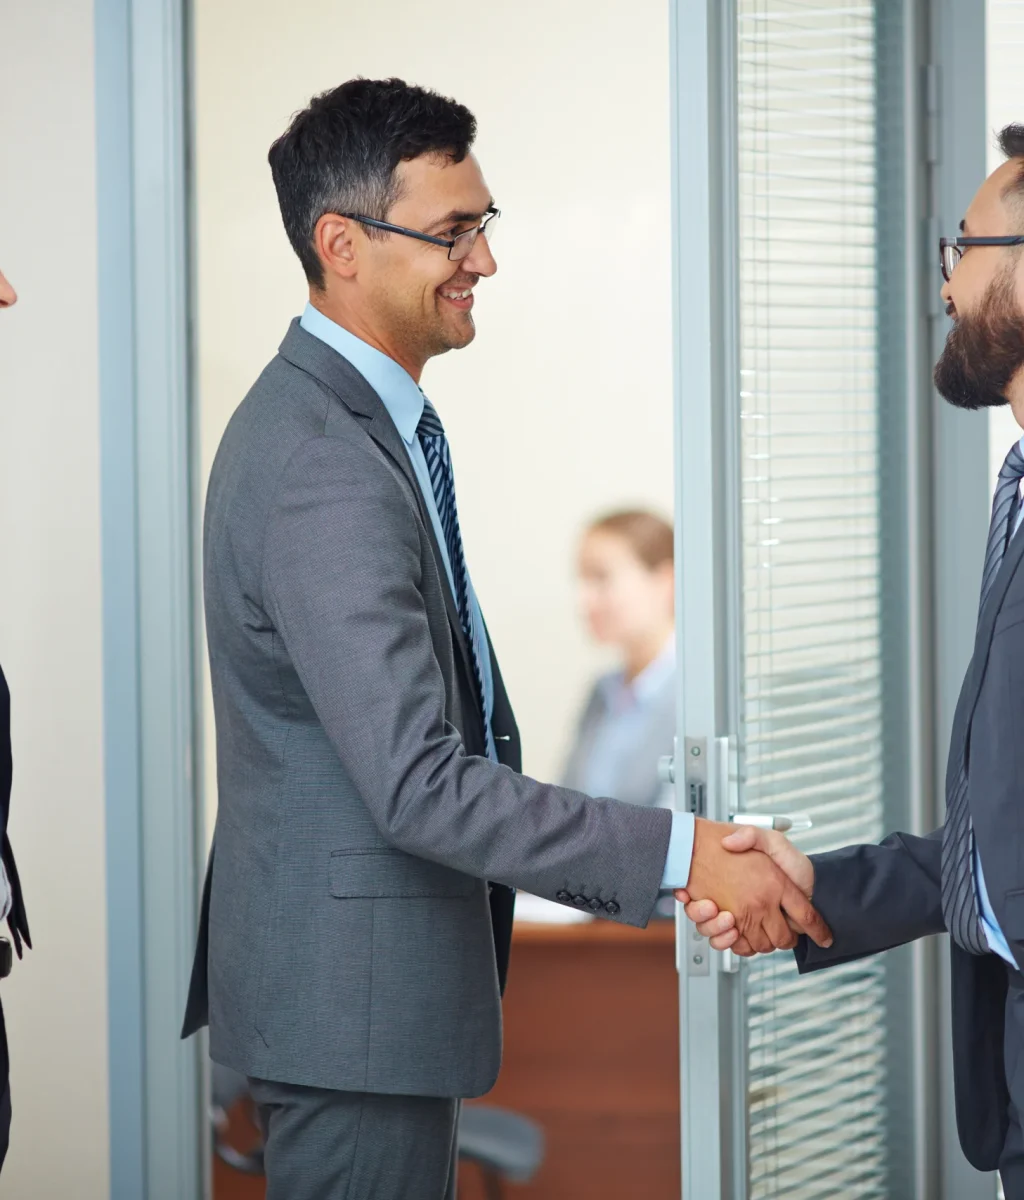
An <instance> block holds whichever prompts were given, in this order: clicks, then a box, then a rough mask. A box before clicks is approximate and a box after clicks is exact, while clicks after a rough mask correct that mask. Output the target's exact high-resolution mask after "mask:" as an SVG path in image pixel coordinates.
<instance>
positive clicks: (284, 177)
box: [267, 79, 476, 288]
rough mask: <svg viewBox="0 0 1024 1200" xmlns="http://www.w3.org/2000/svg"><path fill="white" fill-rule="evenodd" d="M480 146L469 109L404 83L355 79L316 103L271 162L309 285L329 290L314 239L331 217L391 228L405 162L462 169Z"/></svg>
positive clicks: (298, 118) (295, 120)
mask: <svg viewBox="0 0 1024 1200" xmlns="http://www.w3.org/2000/svg"><path fill="white" fill-rule="evenodd" d="M475 138H476V118H475V117H474V116H473V114H472V113H471V112H470V111H469V109H468V108H466V107H465V106H464V105H462V104H458V103H456V101H454V100H449V99H447V98H446V97H445V96H441V95H438V93H437V92H432V91H429V90H427V89H426V88H421V87H414V86H412V85H410V84H407V83H406V82H405V81H404V80H401V79H350V80H349V81H348V82H347V83H343V84H341V86H340V87H336V88H334V89H333V90H332V91H329V92H323V93H321V94H320V95H319V96H314V97H313V99H312V100H311V101H310V102H309V104H308V105H307V106H306V108H304V109H302V111H301V112H298V113H296V114H295V116H294V117H292V120H291V124H290V125H289V126H288V128H287V130H285V132H284V133H283V134H282V135H281V136H280V137H279V138H278V139H277V141H276V142H274V144H273V145H272V146H271V147H270V153H269V154H268V156H267V157H268V160H269V162H270V171H271V174H272V175H273V177H274V187H275V188H276V189H277V201H278V204H279V205H280V208H281V217H282V219H283V221H284V228H285V232H286V233H287V234H288V240H289V241H290V242H291V244H292V248H293V249H294V251H295V253H296V254H297V255H298V256H299V261H300V262H301V263H302V269H303V270H304V271H305V272H306V278H307V279H308V280H309V282H310V283H311V284H313V285H314V286H315V287H318V288H322V287H323V286H324V273H323V267H322V265H321V263H320V260H319V258H318V257H317V253H316V248H315V246H314V242H313V235H314V232H315V230H316V225H317V222H318V221H319V220H320V218H321V217H322V216H323V215H324V214H325V213H330V212H335V213H344V212H353V213H359V214H360V215H361V216H365V217H374V218H375V219H377V220H379V221H384V220H387V216H388V213H389V212H390V211H391V208H392V206H393V205H394V203H395V201H396V200H397V199H398V197H399V194H400V191H399V186H398V183H397V181H396V179H395V169H396V167H397V166H398V164H399V163H400V162H404V161H408V160H409V159H413V158H419V156H420V155H421V154H443V155H446V156H447V157H449V158H450V159H451V160H452V161H453V162H462V160H463V159H464V158H465V157H466V155H467V154H468V153H469V150H470V147H471V146H472V145H473V141H474V140H475ZM364 229H365V231H366V234H367V236H368V237H387V236H388V234H387V233H386V232H384V231H382V230H375V229H373V228H372V226H364Z"/></svg>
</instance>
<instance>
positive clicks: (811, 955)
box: [687, 125, 1024, 1200]
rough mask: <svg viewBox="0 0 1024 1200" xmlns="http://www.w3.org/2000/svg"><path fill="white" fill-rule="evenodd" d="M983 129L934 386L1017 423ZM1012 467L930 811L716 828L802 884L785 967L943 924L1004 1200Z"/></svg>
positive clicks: (1020, 830) (1014, 214)
mask: <svg viewBox="0 0 1024 1200" xmlns="http://www.w3.org/2000/svg"><path fill="white" fill-rule="evenodd" d="M1000 145H1001V146H1002V149H1003V152H1004V153H1005V154H1006V157H1007V161H1006V162H1005V163H1003V164H1002V166H1000V167H999V168H998V169H997V170H996V171H994V172H993V173H992V175H990V176H989V178H988V179H987V180H986V181H985V183H984V184H983V185H982V186H981V188H980V189H979V191H978V193H977V195H976V196H975V197H974V200H973V201H972V202H971V206H970V208H969V209H968V210H967V215H966V217H965V219H964V220H963V221H962V222H961V223H960V228H961V232H962V236H960V237H955V238H943V239H942V242H941V245H940V255H941V262H942V273H943V277H944V279H945V284H944V286H943V288H942V298H943V300H944V301H945V303H946V311H947V313H948V314H949V315H950V316H951V317H953V327H952V329H951V330H950V333H949V337H948V339H947V342H946V346H945V349H944V351H943V354H942V357H941V359H940V360H939V363H938V365H937V366H936V368H935V384H936V387H937V388H938V390H939V391H940V392H941V393H942V395H943V396H945V397H946V399H947V400H948V401H949V402H950V403H951V404H955V405H957V406H958V407H960V408H968V409H978V408H980V409H985V408H987V407H992V406H996V405H1004V404H1009V405H1010V407H1011V409H1012V411H1013V415H1014V417H1015V418H1016V419H1017V423H1018V425H1020V426H1021V427H1022V428H1024V251H1022V249H1021V247H1022V246H1024V126H1022V125H1010V126H1007V128H1006V129H1004V130H1003V131H1002V133H1001V134H1000ZM1022 479H1024V439H1022V440H1021V442H1020V443H1014V445H1013V446H1012V447H1011V448H1010V451H1009V453H1008V454H1007V456H1006V461H1005V463H1004V465H1003V468H1002V470H1001V471H1000V473H999V480H998V483H997V485H996V493H995V498H994V500H993V505H992V520H991V525H990V528H989V536H988V544H987V547H986V554H985V564H984V569H983V572H982V583H981V605H980V613H979V617H978V628H977V634H976V638H975V643H974V655H973V658H972V660H971V663H970V666H969V667H968V669H967V674H966V677H965V679H964V684H963V689H962V690H961V693H960V700H959V703H958V704H957V708H956V714H955V716H954V720H953V731H952V737H951V740H950V749H949V764H948V768H947V774H946V822H945V825H944V826H943V827H942V828H941V829H938V830H936V831H935V832H934V833H932V834H929V835H928V836H927V837H914V836H913V835H911V834H906V833H897V834H893V835H892V836H891V837H888V838H886V840H885V841H884V842H882V844H881V845H880V846H848V847H846V848H845V849H842V850H836V851H834V852H833V853H831V854H819V855H815V856H814V857H813V858H811V859H807V858H806V857H804V855H802V854H800V853H799V852H798V851H797V850H796V849H795V848H794V847H793V846H791V845H790V844H789V843H788V842H787V841H786V840H785V838H783V837H782V836H781V835H780V834H773V833H768V832H765V831H755V830H752V829H745V830H743V831H741V832H738V833H736V834H734V835H733V836H732V837H731V838H729V839H727V842H726V844H727V845H729V846H731V847H732V848H733V849H735V850H737V851H743V850H748V849H752V848H756V849H759V850H762V851H764V852H767V853H770V854H771V855H772V856H773V857H774V858H775V859H776V861H777V862H778V863H779V864H780V866H782V867H783V869H785V870H786V871H787V873H789V874H790V875H791V876H792V877H793V879H794V880H795V881H796V882H797V883H798V884H799V885H800V886H801V887H802V888H803V889H805V890H806V891H807V892H808V893H810V892H811V891H812V890H813V895H814V901H815V904H816V905H817V906H818V907H819V908H820V909H821V911H822V913H823V914H824V916H825V917H826V918H827V920H828V922H829V925H830V926H831V928H832V929H833V930H834V932H835V943H834V945H833V946H832V947H831V948H829V949H824V948H819V947H816V946H813V945H811V944H809V943H807V941H806V940H805V939H801V941H800V944H799V945H798V947H797V951H796V955H797V963H798V965H799V968H800V970H801V971H814V970H818V969H820V968H823V967H830V966H835V965H838V964H839V963H844V962H850V961H852V960H854V959H858V958H863V957H865V956H866V955H869V954H875V953H878V952H879V951H881V950H887V949H889V948H890V947H892V946H899V945H902V944H903V943H905V942H909V941H912V940H914V939H915V938H919V937H925V936H926V935H928V934H934V933H941V932H944V931H947V930H948V932H949V934H950V937H951V940H952V944H951V947H950V953H951V957H952V978H951V985H952V992H953V1006H952V1011H953V1065H954V1078H955V1088H956V1114H957V1126H958V1129H959V1133H960V1142H961V1145H962V1146H963V1149H964V1153H965V1155H966V1156H967V1158H968V1160H969V1161H970V1162H971V1163H972V1164H973V1165H974V1166H975V1167H977V1168H978V1169H979V1170H982V1171H994V1170H996V1169H997V1168H998V1170H999V1172H1000V1174H1001V1176H1002V1179H1003V1187H1004V1190H1005V1194H1006V1198H1007V1200H1024V1130H1022V1117H1024V974H1022V973H1021V967H1022V966H1024V867H1022V863H1024V570H1022V569H1021V563H1022V561H1024V535H1022V534H1021V533H1020V532H1019V530H1020V527H1021V524H1022V523H1024V509H1022V505H1021V481H1022ZM687 912H688V914H689V915H690V916H691V917H692V918H693V919H694V920H696V921H697V922H698V924H699V928H700V930H701V932H703V933H705V934H707V935H708V936H710V937H711V939H712V945H713V946H715V947H716V948H718V949H725V948H726V947H728V946H730V945H731V946H733V948H734V949H735V950H737V951H738V952H739V953H743V954H748V953H750V947H749V946H748V945H747V944H746V942H745V939H744V938H743V937H742V936H741V935H740V933H739V932H738V931H736V930H735V929H733V928H732V923H731V919H730V917H729V914H728V913H727V912H721V913H716V911H715V906H714V904H713V903H711V902H709V901H707V900H703V901H701V902H699V903H698V902H694V903H692V904H690V905H689V906H688V908H687Z"/></svg>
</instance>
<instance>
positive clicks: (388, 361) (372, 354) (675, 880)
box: [299, 304, 694, 888]
mask: <svg viewBox="0 0 1024 1200" xmlns="http://www.w3.org/2000/svg"><path fill="white" fill-rule="evenodd" d="M299 324H300V325H301V326H302V328H303V329H304V330H305V331H306V332H307V333H310V334H312V335H313V337H315V338H319V339H320V341H322V342H325V343H326V344H327V345H328V346H330V347H331V349H332V350H336V351H337V352H338V354H340V355H341V356H342V358H344V359H346V360H347V361H348V362H349V363H351V364H352V366H353V367H355V369H356V370H357V371H358V372H359V374H360V375H362V377H363V378H364V379H365V380H366V382H367V383H368V384H369V385H370V387H372V388H373V390H374V391H375V392H376V393H377V395H378V396H379V397H380V399H381V403H382V404H383V405H384V407H385V408H386V409H387V410H388V413H389V415H390V417H391V420H392V421H394V423H395V428H396V429H397V430H398V433H399V435H400V436H401V439H402V441H403V442H404V443H405V448H406V450H407V451H408V452H409V459H410V461H411V462H412V467H413V471H414V472H415V473H416V480H417V482H418V483H419V485H420V493H421V494H422V496H423V502H424V504H425V505H426V507H427V512H428V513H429V514H430V521H431V524H432V525H433V526H434V533H435V535H436V537H437V544H438V546H439V547H440V550H441V557H442V558H443V559H444V566H445V571H446V572H447V573H448V582H449V584H451V586H452V591H453V592H454V590H455V585H454V582H453V580H452V566H451V563H450V562H449V561H448V550H447V547H446V545H445V538H444V530H443V529H442V527H441V518H440V516H439V515H438V512H437V503H436V501H435V500H434V489H433V486H432V485H431V482H430V472H429V471H428V470H427V460H426V458H425V457H424V454H423V447H422V446H421V445H420V440H419V438H418V437H417V436H416V429H417V426H418V425H419V423H420V418H421V417H422V416H423V393H422V392H421V391H420V389H419V385H418V384H417V383H416V381H415V379H413V377H412V376H411V375H410V374H409V372H408V371H406V370H405V368H404V367H402V366H399V364H398V363H397V362H395V360H394V359H393V358H388V356H387V355H386V354H383V353H381V351H380V350H377V349H375V348H374V347H373V346H370V345H368V344H367V343H366V342H364V341H363V340H362V339H361V338H358V337H356V336H355V334H354V333H349V331H348V330H347V329H343V328H342V327H341V326H340V325H338V324H337V323H336V322H335V321H332V320H331V319H330V317H325V316H324V314H323V313H322V312H320V311H319V309H316V308H314V307H313V306H312V305H311V304H307V305H306V309H305V311H304V312H303V314H302V317H301V319H300V321H299ZM469 604H470V615H471V621H472V626H473V647H474V649H475V651H476V655H477V659H478V661H479V663H480V674H481V676H482V677H483V685H484V700H485V703H486V705H487V711H488V712H493V711H494V674H493V672H492V670H491V654H490V642H489V640H488V638H487V631H486V628H485V626H484V619H483V614H482V612H481V610H480V604H479V601H478V600H477V597H476V592H475V591H474V590H473V584H472V581H470V583H469ZM486 733H487V753H488V757H489V758H491V759H493V760H494V761H495V762H497V761H498V755H497V751H496V749H495V746H494V734H493V731H492V730H490V729H488V730H487V731H486ZM693 825H694V821H693V816H692V815H691V814H690V813H680V812H673V814H672V834H671V838H670V840H669V847H668V857H667V858H666V861H665V871H664V874H663V876H662V884H661V885H662V887H663V888H677V887H685V886H686V881H687V879H689V877H690V859H691V858H692V857H693Z"/></svg>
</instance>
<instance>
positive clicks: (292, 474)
mask: <svg viewBox="0 0 1024 1200" xmlns="http://www.w3.org/2000/svg"><path fill="white" fill-rule="evenodd" d="M474 133H475V122H474V120H473V117H472V115H471V114H470V113H469V112H468V111H467V110H466V109H465V108H464V107H462V106H461V105H459V104H456V103H455V102H453V101H451V100H447V99H444V98H442V97H440V96H438V95H436V94H434V93H431V92H427V91H424V90H422V89H419V88H413V87H409V86H407V85H406V84H404V83H403V82H401V81H400V80H386V81H370V80H352V81H350V82H349V83H347V84H344V85H342V86H341V87H339V88H337V89H335V90H334V91H332V92H328V93H325V94H324V95H322V96H319V97H317V98H315V99H314V100H313V101H312V102H311V103H310V105H309V107H308V108H306V109H305V110H303V111H302V112H300V113H299V114H298V115H297V116H296V117H295V118H294V120H293V121H292V124H291V126H290V128H289V129H288V130H287V132H286V133H285V134H284V135H283V136H282V137H281V138H280V139H279V140H278V141H277V142H276V143H275V144H274V146H273V147H272V148H271V151H270V164H271V169H272V172H273V176H274V182H275V185H276V187H277V192H278V197H279V201H280V205H281V212H282V217H283V220H284V225H285V229H286V231H287V233H288V236H289V239H290V241H291V243H292V246H293V248H294V249H295V251H296V254H297V255H298V257H299V259H300V261H301V263H302V266H303V268H304V270H305V273H306V277H307V279H308V281H309V286H310V304H309V305H308V306H307V308H306V311H305V313H304V314H303V316H302V318H301V320H298V321H295V322H294V323H293V324H292V326H291V328H290V329H289V331H288V333H287V335H286V336H285V339H284V341H283V342H282V344H281V348H280V352H279V354H278V355H277V357H275V358H274V360H273V361H272V362H271V363H270V364H269V366H268V367H267V368H266V369H265V371H264V372H263V374H262V375H261V376H260V378H259V379H258V380H257V381H256V383H255V384H254V385H253V387H252V389H251V391H250V392H249V394H248V395H247V396H246V398H245V400H244V401H243V402H242V404H241V405H240V407H239V408H238V410H237V412H236V413H235V414H234V416H233V418H232V420H231V422H230V423H229V425H228V428H227V430H226V432H225V434H224V438H223V441H222V443H221V446H220V449H219V451H218V454H217V458H216V461H215V463H214V466H213V471H212V474H211V477H210V486H209V494H208V500H207V508H206V519H205V529H204V533H205V546H204V590H205V603H206V620H207V630H208V641H209V653H210V665H211V672H212V679H213V694H214V704H215V712H216V722H217V765H218V795H219V808H218V815H217V824H216V829H215V831H214V850H213V853H212V855H211V860H210V867H209V870H208V872H207V880H206V887H205V889H204V896H203V905H202V918H201V927H200V932H199V945H198V949H197V952H196V960H195V968H194V972H193V980H192V986H191V988H190V994H189V1000H188V1008H187V1013H186V1018H185V1028H184V1033H185V1035H186V1036H187V1035H188V1034H189V1033H191V1032H193V1031H195V1030H196V1029H198V1028H199V1027H200V1026H201V1025H202V1024H204V1023H206V1022H207V1021H208V1023H209V1026H210V1053H211V1055H212V1056H213V1058H214V1060H215V1061H216V1062H218V1063H221V1064H223V1065H224V1066H227V1067H230V1068H233V1069H234V1070H236V1071H240V1072H242V1073H244V1074H245V1075H247V1076H248V1077H249V1080H250V1087H251V1090H252V1094H253V1096H254V1098H255V1100H256V1103H257V1105H258V1107H259V1111H260V1114H261V1120H262V1123H263V1126H264V1134H265V1139H266V1170H267V1179H268V1197H269V1200H325V1198H327V1197H347V1200H364V1198H367V1200H368V1198H369V1197H373V1198H374V1200H390V1198H392V1197H393V1198H395V1200H398V1198H399V1197H401V1198H402V1200H441V1198H442V1197H444V1196H452V1195H454V1187H455V1153H456V1146H455V1133H456V1122H457V1115H458V1101H459V1099H460V1098H461V1097H466V1096H478V1095H480V1094H482V1093H484V1092H486V1091H487V1090H488V1089H489V1088H490V1087H491V1086H492V1085H493V1083H494V1081H495V1077H496V1076H497V1073H498V1067H499V1063H500V1058H501V1011H500V995H501V990H502V987H503V985H504V980H505V973H506V969H507V962H508V954H509V942H510V932H511V920H512V904H513V888H515V887H524V888H526V889H528V890H529V891H531V892H534V893H536V894H537V895H539V896H543V897H546V898H549V899H551V900H555V901H557V902H560V903H562V904H567V905H573V906H577V907H580V908H584V909H586V910H588V911H590V912H593V913H596V914H598V915H599V916H603V917H606V918H608V919H609V920H614V921H622V922H625V923H629V924H633V925H641V926H642V925H644V924H645V923H646V921H647V919H648V917H649V916H650V914H651V911H652V909H653V908H654V905H655V902H656V900H657V898H658V894H659V891H660V890H661V889H663V888H670V887H672V886H673V885H677V886H678V885H681V884H684V883H687V882H688V884H689V887H690V889H691V892H693V894H694V895H713V896H714V897H715V898H716V899H717V900H719V901H720V902H721V903H722V904H723V907H726V906H727V903H726V902H727V901H728V902H729V904H728V906H731V903H733V902H734V903H735V904H736V905H738V906H739V909H740V912H741V915H740V918H739V919H740V924H741V926H742V927H743V929H744V932H745V935H746V936H747V937H748V938H749V939H751V941H752V944H755V945H757V946H758V947H759V948H762V949H769V948H771V946H773V945H776V946H778V945H791V944H794V943H795V937H794V935H793V934H792V933H791V932H790V930H789V928H788V926H787V924H786V917H785V914H784V911H783V910H785V913H788V914H789V915H790V916H791V917H792V918H794V919H795V921H796V922H797V923H798V924H799V925H800V926H801V927H802V928H804V929H806V930H808V931H809V932H812V933H813V934H814V935H815V936H816V938H817V939H818V940H819V941H823V942H824V941H827V938H828V933H827V930H825V929H824V926H823V925H822V923H821V921H820V918H819V917H818V916H817V914H816V913H815V912H814V910H813V909H812V908H811V906H810V904H809V902H808V901H807V898H806V896H805V895H804V894H803V893H802V892H801V891H800V890H799V889H798V888H797V887H796V886H795V885H794V884H792V883H791V881H790V880H789V879H788V878H787V877H786V876H785V874H784V873H783V872H781V871H780V870H779V869H778V868H777V867H776V866H775V865H774V864H773V863H772V862H771V860H770V859H769V858H768V857H767V856H765V855H757V856H753V857H748V858H745V859H743V860H740V859H738V858H737V856H735V855H730V854H729V853H728V852H727V851H725V850H723V849H722V847H721V840H722V837H723V836H724V833H725V832H727V830H726V829H725V828H724V827H720V826H714V825H712V824H710V823H708V822H696V823H694V821H693V819H692V818H691V817H690V816H689V815H688V814H673V813H669V812H667V811H665V810H659V809H644V808H637V807H634V806H632V805H628V804H622V803H619V802H617V801H614V800H609V799H591V798H589V797H586V796H584V795H581V794H580V793H578V792H574V791H571V790H567V789H563V788H558V787H553V786H550V785H546V784H541V783H537V782H535V781H534V780H532V779H528V778H526V777H525V776H523V775H521V774H520V773H519V769H520V750H519V735H518V732H517V730H516V725H515V720H514V718H513V715H512V709H511V707H510V705H509V701H508V697H507V695H506V693H505V689H504V686H503V684H502V679H501V672H500V670H499V668H498V661H497V658H496V656H495V654H494V650H493V647H492V646H491V642H490V639H489V637H488V633H487V629H486V626H485V624H484V621H483V617H482V614H481V610H480V605H479V603H478V601H477V598H476V594H475V592H474V590H473V586H472V582H471V579H470V576H469V572H468V569H467V565H466V556H465V551H464V547H463V544H462V538H461V534H460V530H459V523H458V512H457V508H456V503H455V483H454V473H453V469H452V462H451V455H450V452H449V448H448V443H447V440H446V438H445V435H444V429H443V426H442V424H441V421H440V418H439V417H438V415H437V412H436V410H435V409H434V407H433V405H432V404H431V403H430V401H429V400H427V399H426V397H425V396H424V395H423V393H422V392H421V391H420V388H419V380H420V377H421V374H422V371H423V368H424V365H425V363H426V362H427V360H428V359H429V358H431V357H432V356H434V355H437V354H442V353H444V352H445V351H447V350H452V349H458V348H459V347H462V346H465V345H467V344H468V343H469V342H470V341H471V340H472V338H473V336H474V332H475V330H474V323H473V316H472V309H473V304H474V298H473V293H474V289H475V287H476V285H477V284H478V283H479V282H480V280H481V279H484V278H487V277H489V276H491V275H493V273H494V271H495V269H496V268H495V262H494V258H493V256H492V254H491V249H490V238H491V236H492V234H493V230H494V223H495V221H496V219H497V216H498V213H497V210H496V209H495V208H494V205H493V202H492V199H491V195H490V192H489V191H488V189H487V187H486V185H485V183H484V180H483V176H482V174H481V172H480V168H479V165H478V164H477V162H476V160H475V158H473V156H472V155H471V154H470V147H471V145H472V142H473V138H474ZM546 236H547V237H551V236H557V234H556V233H552V232H550V231H549V233H548V234H547V235H546ZM691 854H692V864H691ZM488 881H489V882H488ZM566 999H567V1000H568V1001H569V1002H571V1003H577V1002H578V999H579V998H577V997H567V998H566ZM587 1002H590V1001H587ZM595 1002H599V998H598V999H597V1001H595Z"/></svg>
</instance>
